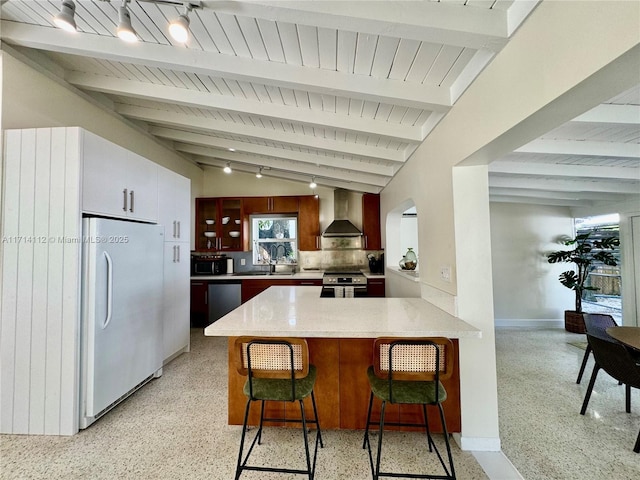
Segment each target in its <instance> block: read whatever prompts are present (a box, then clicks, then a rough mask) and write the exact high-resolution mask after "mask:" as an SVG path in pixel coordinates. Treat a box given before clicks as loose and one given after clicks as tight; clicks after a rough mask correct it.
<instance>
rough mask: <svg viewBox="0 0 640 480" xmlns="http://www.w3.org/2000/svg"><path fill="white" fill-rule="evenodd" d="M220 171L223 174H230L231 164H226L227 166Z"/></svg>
mask: <svg viewBox="0 0 640 480" xmlns="http://www.w3.org/2000/svg"><path fill="white" fill-rule="evenodd" d="M222 171H223V172H224V173H231V172H232V171H233V170H231V163H229V162H227V164H226V165H225V166H224V168H223V169H222Z"/></svg>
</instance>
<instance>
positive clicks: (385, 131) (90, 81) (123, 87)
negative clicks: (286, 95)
mask: <svg viewBox="0 0 640 480" xmlns="http://www.w3.org/2000/svg"><path fill="white" fill-rule="evenodd" d="M65 80H66V81H67V82H69V83H70V84H72V85H75V86H76V87H78V88H82V89H87V90H91V91H96V92H101V93H109V94H114V95H122V96H126V97H133V98H142V99H145V100H153V101H159V102H164V103H175V104H178V105H185V106H189V107H194V108H212V109H216V110H224V111H228V112H239V113H246V114H248V115H258V116H261V117H269V118H276V119H278V120H284V121H288V122H299V123H306V124H310V125H321V126H323V127H329V128H337V129H340V130H347V131H350V132H354V133H361V134H365V135H378V136H382V137H388V138H393V139H396V140H400V141H402V142H421V141H422V140H423V139H424V136H423V133H422V128H421V127H420V126H417V127H411V126H408V125H401V124H392V123H388V122H381V121H375V120H372V119H365V118H361V117H355V116H347V115H338V114H336V113H330V112H324V111H318V110H311V109H310V108H301V107H291V106H287V105H278V104H274V103H263V102H256V101H251V100H247V99H240V98H237V97H234V96H230V95H219V94H213V93H209V92H201V91H197V90H189V89H185V88H177V87H169V86H165V85H156V84H150V83H144V82H138V81H134V80H125V79H121V78H114V77H106V76H101V75H91V74H87V73H80V72H68V73H67V74H66V75H65ZM441 115H442V116H443V115H444V114H441Z"/></svg>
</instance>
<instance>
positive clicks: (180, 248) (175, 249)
mask: <svg viewBox="0 0 640 480" xmlns="http://www.w3.org/2000/svg"><path fill="white" fill-rule="evenodd" d="M165 231H166V230H165ZM189 272H190V252H189V242H165V244H164V305H163V308H164V312H163V329H164V333H163V336H164V342H163V349H164V357H163V358H164V360H165V361H166V360H167V359H168V358H170V357H171V356H173V355H174V354H176V353H178V352H180V350H182V349H186V351H188V349H189V327H190V324H189V308H190V304H189V298H190V281H189V274H190V273H189Z"/></svg>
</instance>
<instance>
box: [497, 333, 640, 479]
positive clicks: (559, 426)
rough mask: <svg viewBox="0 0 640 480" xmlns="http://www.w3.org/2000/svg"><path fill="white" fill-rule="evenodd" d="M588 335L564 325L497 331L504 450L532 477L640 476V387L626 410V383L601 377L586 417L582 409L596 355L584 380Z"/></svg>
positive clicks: (607, 376)
mask: <svg viewBox="0 0 640 480" xmlns="http://www.w3.org/2000/svg"><path fill="white" fill-rule="evenodd" d="M580 341H586V336H585V335H580V334H575V333H568V332H566V331H565V330H563V329H558V328H556V329H533V328H532V329H523V328H498V329H497V330H496V355H497V372H498V408H499V422H500V438H501V442H502V450H503V452H504V453H505V454H506V456H507V457H508V458H509V460H511V462H512V463H513V464H514V466H515V467H516V468H517V469H518V471H519V472H520V474H521V475H522V476H523V477H524V478H525V479H527V480H553V479H557V480H580V479H589V480H631V479H640V454H637V453H634V452H633V445H634V443H635V441H636V437H637V435H638V430H640V390H638V389H632V395H631V413H630V414H629V413H626V412H625V405H624V398H625V394H624V387H623V386H619V385H618V382H617V381H615V380H614V379H613V378H611V377H610V376H609V375H607V374H606V373H604V372H603V371H602V370H601V371H600V373H599V374H598V378H597V380H596V384H595V387H594V391H593V393H592V395H591V400H590V401H589V406H588V407H587V411H586V413H585V415H584V416H583V415H580V408H581V407H582V402H583V400H584V395H585V392H586V391H587V386H588V384H589V379H590V378H591V372H592V370H593V356H590V359H589V363H588V364H587V367H586V369H585V373H584V376H583V378H582V382H581V383H580V385H578V384H576V383H575V382H576V377H577V376H578V371H579V370H580V363H581V362H582V358H583V356H584V350H582V349H580V348H577V347H575V346H573V345H571V344H569V342H580Z"/></svg>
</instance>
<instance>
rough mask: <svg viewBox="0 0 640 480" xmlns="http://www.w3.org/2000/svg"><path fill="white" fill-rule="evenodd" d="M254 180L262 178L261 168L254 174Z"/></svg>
mask: <svg viewBox="0 0 640 480" xmlns="http://www.w3.org/2000/svg"><path fill="white" fill-rule="evenodd" d="M256 178H262V167H260V168H258V173H256Z"/></svg>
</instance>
